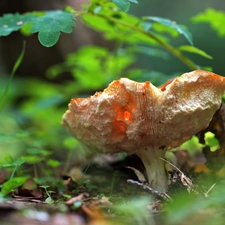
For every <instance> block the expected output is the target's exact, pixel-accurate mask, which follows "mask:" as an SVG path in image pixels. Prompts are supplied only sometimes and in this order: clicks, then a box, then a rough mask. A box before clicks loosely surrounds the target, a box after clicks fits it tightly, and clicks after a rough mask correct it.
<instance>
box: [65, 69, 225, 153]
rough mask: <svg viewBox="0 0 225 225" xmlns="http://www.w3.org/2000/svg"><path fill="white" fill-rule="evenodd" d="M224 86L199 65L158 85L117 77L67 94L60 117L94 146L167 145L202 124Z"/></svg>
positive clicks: (128, 149)
mask: <svg viewBox="0 0 225 225" xmlns="http://www.w3.org/2000/svg"><path fill="white" fill-rule="evenodd" d="M224 92H225V78H224V77H222V76H219V75H216V74H214V73H211V72H207V71H202V70H196V71H193V72H190V73H185V74H183V75H182V76H180V77H177V78H175V79H174V80H172V81H171V82H169V83H168V84H166V85H165V86H163V87H161V88H157V87H155V86H154V85H152V84H151V83H150V82H148V81H147V82H144V83H138V82H135V81H132V80H129V79H127V78H121V79H120V80H116V81H113V82H112V83H110V84H109V86H108V87H107V88H106V89H105V90H104V91H103V92H97V93H96V94H94V95H93V96H90V97H88V98H74V99H72V100H71V101H70V103H69V109H68V110H67V111H66V113H65V114H64V115H63V120H62V123H63V125H64V126H65V128H66V129H67V130H68V131H69V133H70V134H72V135H73V136H74V137H75V138H77V139H78V140H80V141H81V142H82V143H83V144H84V145H86V146H88V147H89V148H91V149H95V151H96V150H97V151H99V152H107V153H115V152H122V151H124V152H127V153H128V154H133V153H137V151H138V149H145V148H146V149H147V148H148V149H149V148H153V149H164V150H168V149H171V148H174V147H177V146H179V145H181V144H182V143H183V142H185V141H186V140H188V139H189V138H191V137H192V136H193V135H194V134H196V133H198V132H199V131H201V130H203V129H205V128H206V127H207V126H208V124H209V122H210V120H211V119H212V116H213V114H214V113H215V112H216V110H217V109H218V108H219V107H220V104H221V100H222V95H223V93H224Z"/></svg>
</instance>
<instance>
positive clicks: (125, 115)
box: [123, 111, 131, 121]
mask: <svg viewBox="0 0 225 225" xmlns="http://www.w3.org/2000/svg"><path fill="white" fill-rule="evenodd" d="M123 116H124V120H126V121H128V120H130V118H131V115H130V113H129V112H128V111H125V112H124V113H123Z"/></svg>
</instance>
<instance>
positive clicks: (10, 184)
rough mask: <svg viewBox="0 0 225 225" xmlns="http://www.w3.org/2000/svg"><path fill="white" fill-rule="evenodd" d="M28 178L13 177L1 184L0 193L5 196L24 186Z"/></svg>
mask: <svg viewBox="0 0 225 225" xmlns="http://www.w3.org/2000/svg"><path fill="white" fill-rule="evenodd" d="M28 178H29V177H28V176H26V177H15V178H12V179H10V180H8V181H6V182H5V183H4V184H3V187H2V190H1V193H2V194H4V195H7V194H8V193H9V192H11V191H13V190H14V189H15V188H17V187H19V186H21V185H22V184H24V182H25V181H27V180H28Z"/></svg>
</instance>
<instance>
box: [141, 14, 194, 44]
mask: <svg viewBox="0 0 225 225" xmlns="http://www.w3.org/2000/svg"><path fill="white" fill-rule="evenodd" d="M144 20H150V21H154V22H156V23H159V24H161V25H163V26H165V27H169V28H170V29H171V30H174V31H176V32H178V33H179V34H182V35H184V37H185V38H186V39H187V40H188V42H189V43H190V44H191V45H193V40H192V34H191V33H190V32H189V31H188V29H187V28H186V27H185V26H183V25H179V24H177V23H176V22H175V21H172V20H169V19H164V18H160V17H154V16H148V17H144ZM167 31H170V30H167ZM170 32H172V31H170Z"/></svg>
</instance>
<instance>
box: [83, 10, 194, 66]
mask: <svg viewBox="0 0 225 225" xmlns="http://www.w3.org/2000/svg"><path fill="white" fill-rule="evenodd" d="M85 13H89V14H91V15H92V16H96V17H101V18H103V19H106V20H108V21H110V22H114V23H116V24H120V25H122V26H125V27H127V28H130V29H131V30H135V31H137V32H139V33H142V34H144V35H146V36H147V37H148V38H150V39H152V40H154V41H155V42H157V43H158V44H159V45H161V46H162V47H163V48H165V49H166V50H167V51H168V52H170V53H171V54H173V55H174V56H175V57H177V58H178V59H180V60H181V61H182V62H183V63H184V64H185V65H187V66H188V67H189V68H190V69H192V70H197V69H198V66H197V65H196V64H195V63H194V62H192V61H191V60H190V59H189V58H187V57H185V56H184V55H183V54H182V53H181V52H180V51H179V50H177V49H175V48H174V47H173V46H171V45H170V44H168V43H166V42H163V41H162V40H160V38H159V37H157V35H155V34H154V33H152V32H148V31H144V30H142V29H141V28H139V27H138V26H135V25H132V24H129V23H126V22H124V21H121V20H119V19H116V18H112V17H107V16H104V15H100V14H95V13H92V12H85Z"/></svg>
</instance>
